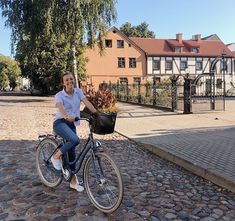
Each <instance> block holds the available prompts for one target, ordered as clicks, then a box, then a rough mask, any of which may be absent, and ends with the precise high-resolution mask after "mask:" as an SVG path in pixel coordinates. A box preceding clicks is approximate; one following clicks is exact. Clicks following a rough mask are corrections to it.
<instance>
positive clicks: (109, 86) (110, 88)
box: [108, 81, 112, 92]
mask: <svg viewBox="0 0 235 221" xmlns="http://www.w3.org/2000/svg"><path fill="white" fill-rule="evenodd" d="M108 88H109V90H110V91H111V92H112V84H111V81H109V84H108Z"/></svg>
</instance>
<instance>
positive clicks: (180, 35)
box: [176, 33, 182, 43]
mask: <svg viewBox="0 0 235 221" xmlns="http://www.w3.org/2000/svg"><path fill="white" fill-rule="evenodd" d="M176 40H177V41H178V42H179V43H182V33H177V34H176Z"/></svg>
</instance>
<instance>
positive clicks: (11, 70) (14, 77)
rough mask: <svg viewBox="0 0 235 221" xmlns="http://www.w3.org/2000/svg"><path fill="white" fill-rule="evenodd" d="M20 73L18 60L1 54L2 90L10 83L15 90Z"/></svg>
mask: <svg viewBox="0 0 235 221" xmlns="http://www.w3.org/2000/svg"><path fill="white" fill-rule="evenodd" d="M20 74H21V70H20V68H19V65H18V62H16V61H15V60H14V59H12V58H10V57H7V56H4V55H0V90H5V89H6V87H7V86H8V85H9V86H10V88H11V89H12V90H13V89H14V88H15V87H16V85H17V81H18V77H19V76H20Z"/></svg>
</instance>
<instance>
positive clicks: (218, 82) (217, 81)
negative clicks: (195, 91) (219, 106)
mask: <svg viewBox="0 0 235 221" xmlns="http://www.w3.org/2000/svg"><path fill="white" fill-rule="evenodd" d="M222 83H223V81H222V79H221V78H218V79H217V80H216V87H217V88H218V89H222V85H223V84H222Z"/></svg>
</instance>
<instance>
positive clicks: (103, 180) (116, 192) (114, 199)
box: [84, 153, 123, 212]
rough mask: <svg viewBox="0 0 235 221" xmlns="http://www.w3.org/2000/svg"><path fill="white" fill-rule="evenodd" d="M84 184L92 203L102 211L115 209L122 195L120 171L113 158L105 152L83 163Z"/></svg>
mask: <svg viewBox="0 0 235 221" xmlns="http://www.w3.org/2000/svg"><path fill="white" fill-rule="evenodd" d="M85 171H86V172H85V177H84V178H85V186H86V188H87V192H88V196H89V197H90V199H91V201H92V202H93V203H94V205H95V206H96V207H97V208H98V209H100V210H101V211H103V212H112V211H115V210H116V209H117V208H118V206H119V205H120V203H121V200H122V197H123V184H122V179H121V175H120V172H119V170H118V168H117V167H116V165H115V163H114V162H113V160H112V159H111V158H110V157H109V156H108V155H107V154H105V153H98V154H96V159H95V160H94V161H93V160H92V158H90V159H89V160H88V163H86V165H85Z"/></svg>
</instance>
